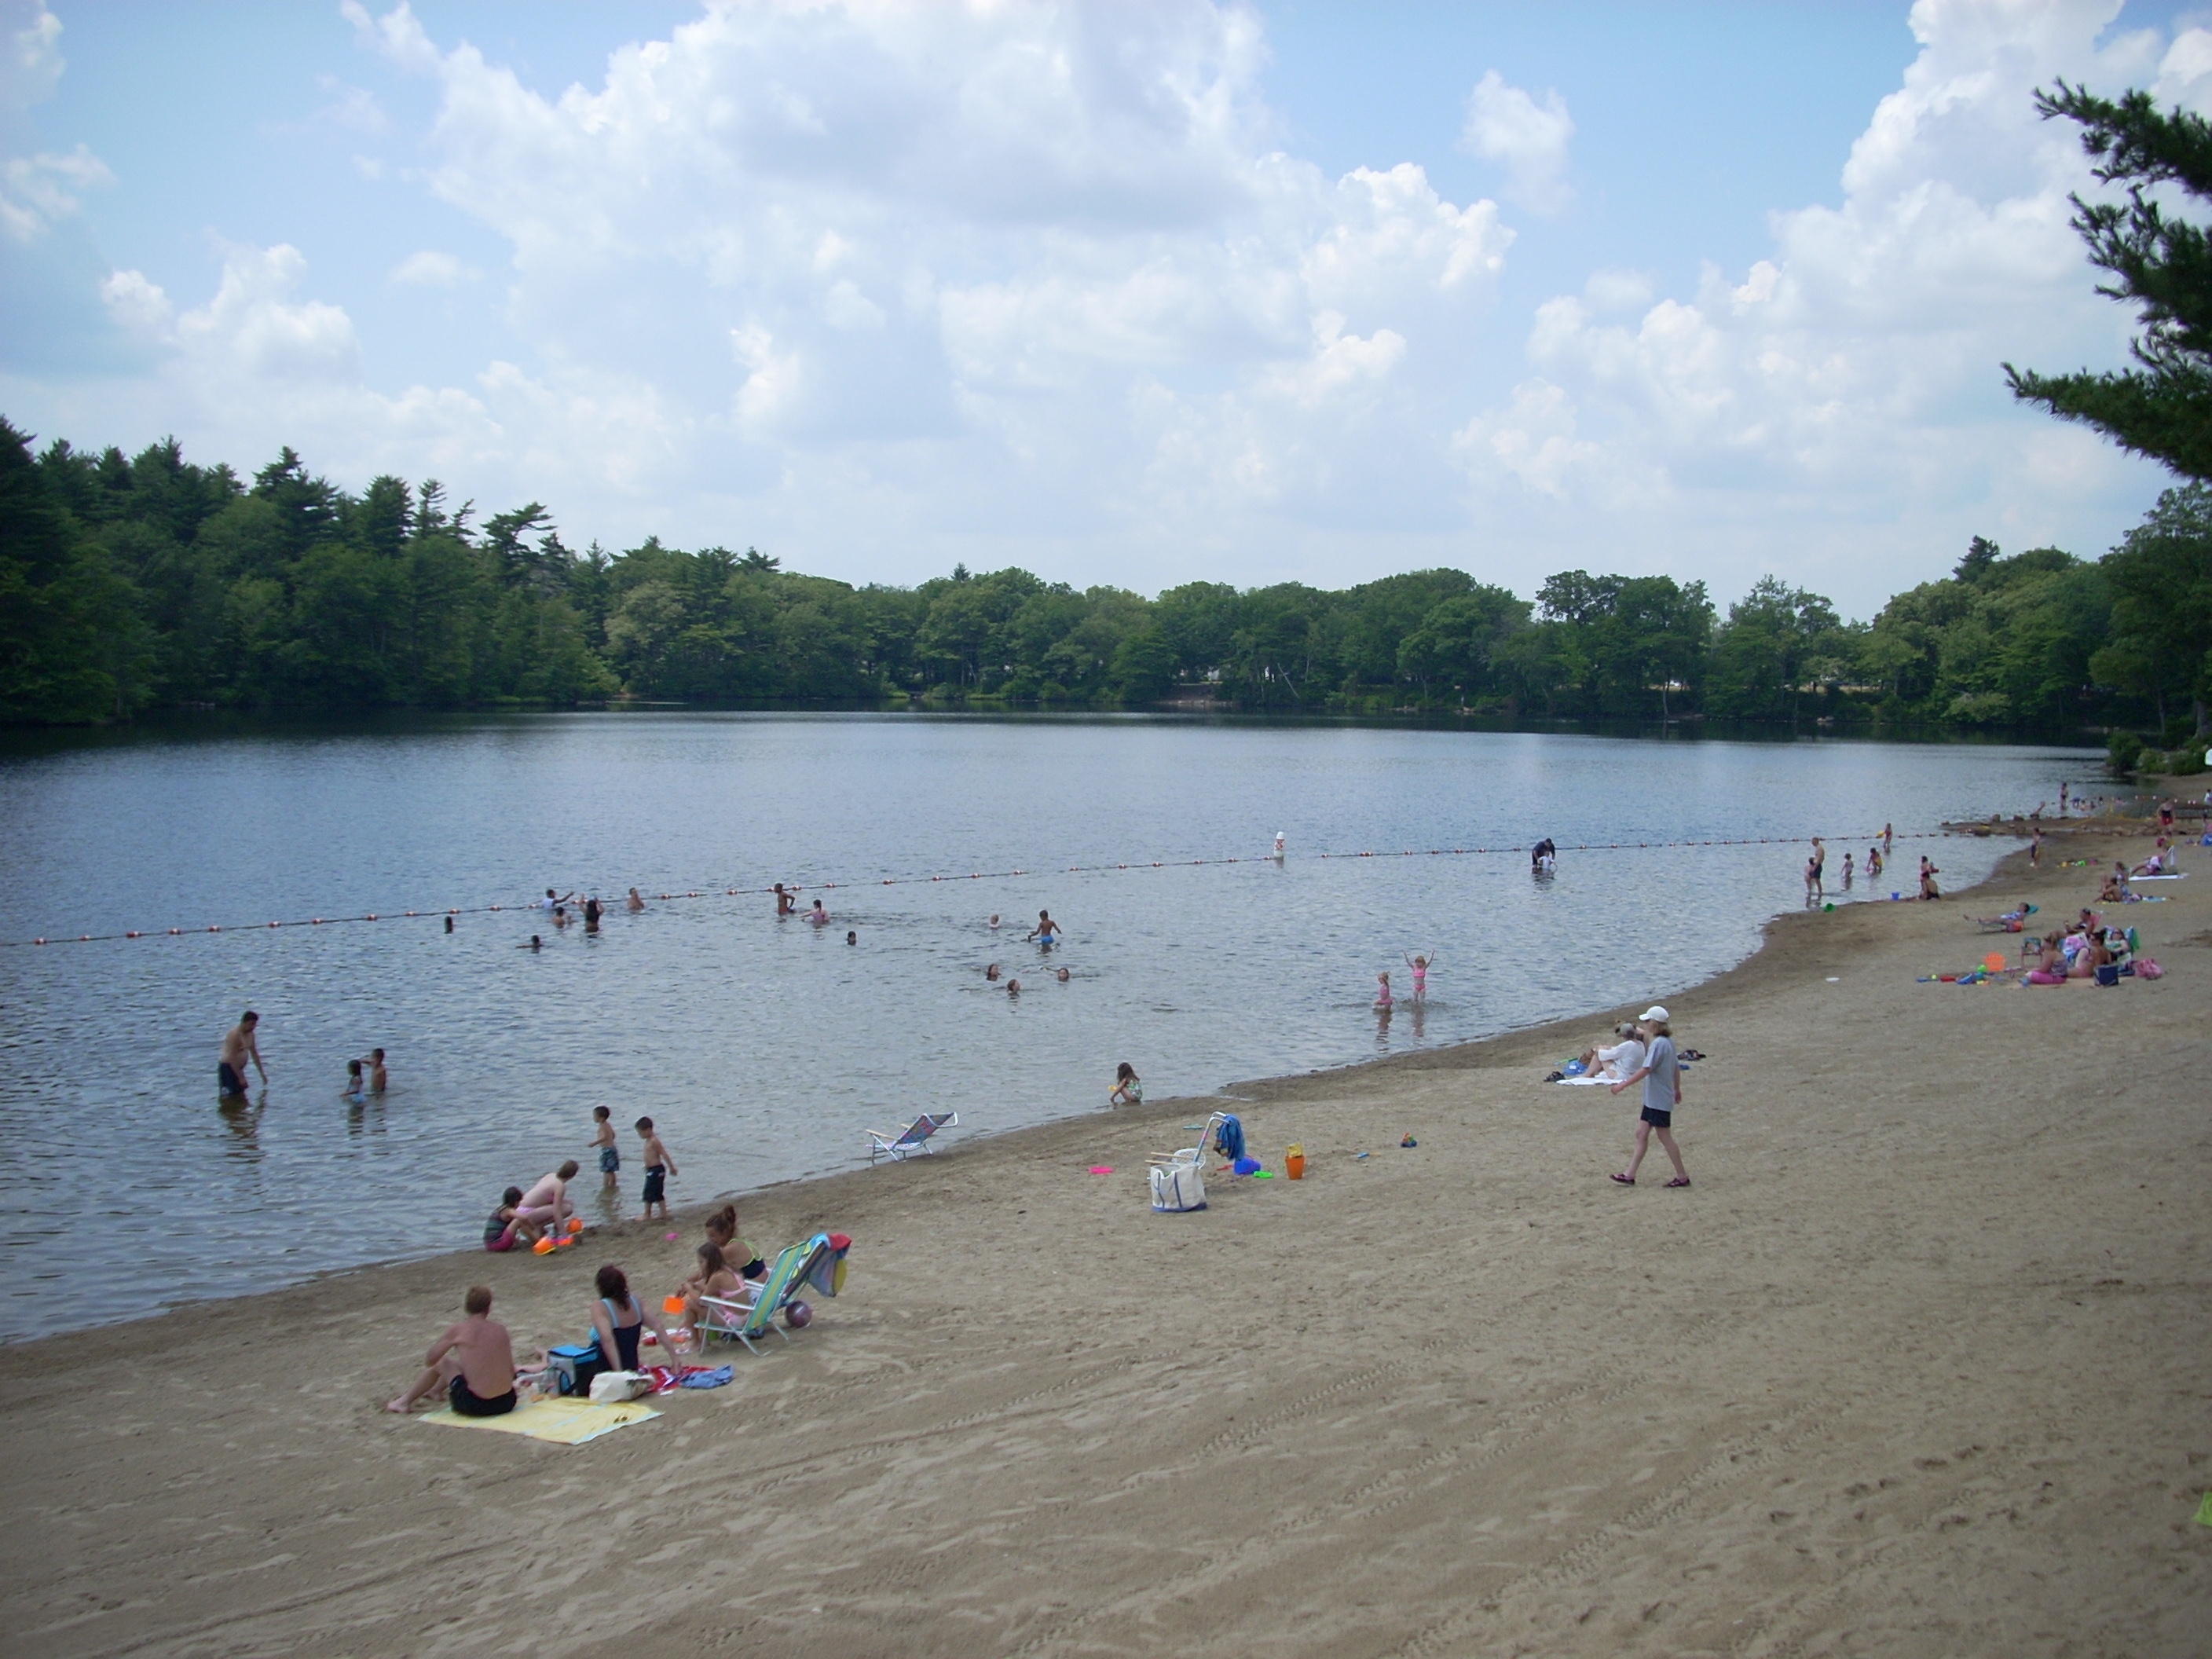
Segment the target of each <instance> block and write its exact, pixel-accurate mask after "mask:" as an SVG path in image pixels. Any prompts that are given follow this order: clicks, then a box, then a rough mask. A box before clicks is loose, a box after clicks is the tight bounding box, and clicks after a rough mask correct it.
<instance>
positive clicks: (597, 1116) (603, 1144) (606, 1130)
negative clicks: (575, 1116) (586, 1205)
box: [592, 1106, 622, 1192]
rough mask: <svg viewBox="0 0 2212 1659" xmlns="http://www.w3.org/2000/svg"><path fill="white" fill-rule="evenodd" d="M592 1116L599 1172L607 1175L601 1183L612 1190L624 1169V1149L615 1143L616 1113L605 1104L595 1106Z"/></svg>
mask: <svg viewBox="0 0 2212 1659" xmlns="http://www.w3.org/2000/svg"><path fill="white" fill-rule="evenodd" d="M592 1146H593V1148H594V1149H596V1150H597V1152H599V1173H600V1174H602V1175H604V1176H605V1177H606V1179H605V1181H602V1182H600V1183H599V1185H600V1186H601V1187H603V1188H605V1190H607V1191H608V1192H612V1191H614V1189H615V1187H616V1184H617V1183H616V1181H615V1177H616V1176H617V1174H619V1173H620V1171H621V1170H622V1149H621V1148H620V1147H618V1146H616V1145H615V1126H614V1114H613V1113H612V1112H611V1111H609V1110H608V1109H606V1108H605V1107H604V1106H594V1107H592Z"/></svg>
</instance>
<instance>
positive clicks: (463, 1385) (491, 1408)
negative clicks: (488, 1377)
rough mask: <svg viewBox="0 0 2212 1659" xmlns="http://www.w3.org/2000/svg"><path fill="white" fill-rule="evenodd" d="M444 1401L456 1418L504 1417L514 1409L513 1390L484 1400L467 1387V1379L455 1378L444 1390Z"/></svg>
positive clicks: (462, 1377)
mask: <svg viewBox="0 0 2212 1659" xmlns="http://www.w3.org/2000/svg"><path fill="white" fill-rule="evenodd" d="M446 1400H447V1403H448V1404H450V1405H451V1406H452V1407H453V1415H454V1416H456V1417H504V1416H506V1415H507V1413H509V1412H511V1411H513V1409H514V1390H513V1389H508V1390H507V1392H506V1393H505V1394H502V1395H495V1397H494V1398H492V1399H489V1400H486V1399H484V1398H483V1396H482V1395H478V1394H477V1393H475V1392H474V1391H473V1390H471V1389H470V1387H469V1379H468V1378H466V1377H465V1376H457V1377H455V1378H454V1379H453V1382H452V1383H449V1384H448V1385H447V1389H446Z"/></svg>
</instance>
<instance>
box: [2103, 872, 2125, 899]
mask: <svg viewBox="0 0 2212 1659" xmlns="http://www.w3.org/2000/svg"><path fill="white" fill-rule="evenodd" d="M2126 879H2127V878H2125V877H2124V876H2106V878H2105V884H2104V885H2103V886H2102V887H2100V888H2099V889H2098V890H2097V902H2098V903H2100V904H2125V903H2126V902H2128V899H2129V896H2130V895H2129V893H2128V890H2127V887H2126V885H2125V882H2126Z"/></svg>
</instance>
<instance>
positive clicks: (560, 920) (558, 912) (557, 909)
mask: <svg viewBox="0 0 2212 1659" xmlns="http://www.w3.org/2000/svg"><path fill="white" fill-rule="evenodd" d="M553 925H554V926H555V927H567V926H568V911H567V909H565V908H563V907H562V906H560V905H558V904H556V905H555V906H554V907H553Z"/></svg>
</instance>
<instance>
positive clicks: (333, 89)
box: [315, 75, 391, 133]
mask: <svg viewBox="0 0 2212 1659" xmlns="http://www.w3.org/2000/svg"><path fill="white" fill-rule="evenodd" d="M315 82H316V84H317V85H318V86H319V87H321V88H322V89H323V90H324V92H325V93H327V94H329V101H328V102H327V103H325V104H324V106H322V107H321V108H320V109H319V110H317V111H316V112H315V114H316V116H317V117H318V118H319V119H321V120H325V121H327V122H329V123H330V124H331V125H332V126H337V127H343V128H345V129H346V130H347V131H349V132H367V133H378V132H382V131H384V130H385V129H386V127H387V126H389V125H391V122H390V121H389V120H388V119H387V118H386V116H385V113H384V109H383V106H381V105H380V104H379V103H378V102H377V101H376V96H375V94H374V93H371V92H370V91H368V89H367V88H363V87H351V86H348V85H347V84H346V83H345V82H343V81H341V80H339V79H338V78H337V76H334V75H321V76H316V77H315Z"/></svg>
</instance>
